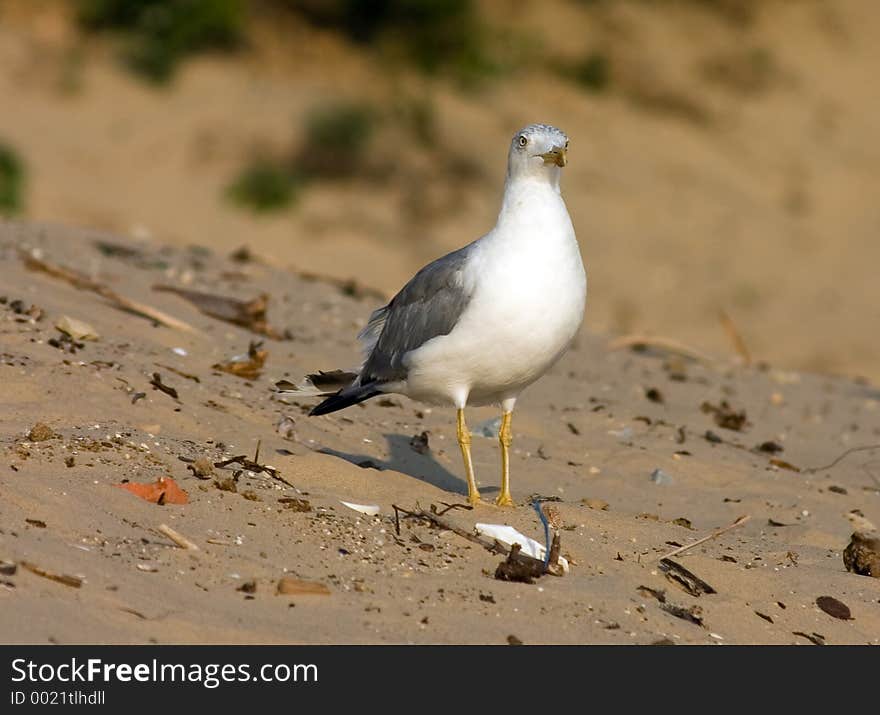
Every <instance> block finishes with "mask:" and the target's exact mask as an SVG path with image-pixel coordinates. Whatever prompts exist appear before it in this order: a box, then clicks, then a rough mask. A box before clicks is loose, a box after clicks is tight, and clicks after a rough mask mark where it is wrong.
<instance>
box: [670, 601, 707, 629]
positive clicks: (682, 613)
mask: <svg viewBox="0 0 880 715" xmlns="http://www.w3.org/2000/svg"><path fill="white" fill-rule="evenodd" d="M660 608H661V609H662V610H664V611H666V612H667V613H668V614H669V615H671V616H675V617H676V618H681V619H682V620H683V621H688V622H689V623H693V624H694V625H697V626H702V625H703V609H702V608H700V607H699V606H696V605H694V606H691V607H690V608H685V607H684V606H676V605H675V604H673V603H661V604H660Z"/></svg>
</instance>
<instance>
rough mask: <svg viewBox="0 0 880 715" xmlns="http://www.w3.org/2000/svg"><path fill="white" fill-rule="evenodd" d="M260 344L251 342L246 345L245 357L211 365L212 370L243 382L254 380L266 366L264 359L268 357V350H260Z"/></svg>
mask: <svg viewBox="0 0 880 715" xmlns="http://www.w3.org/2000/svg"><path fill="white" fill-rule="evenodd" d="M262 345H263V343H262V342H258V343H256V342H251V344H250V345H248V353H247V356H246V357H245V356H241V357H234V358H232V359H231V360H227V361H226V362H218V363H217V364H216V365H212V366H211V367H213V369H214V370H220V371H221V372H228V373H229V374H230V375H235V376H236V377H241V378H243V379H245V380H256V379H257V378H258V377H259V376H260V373H261V372H262V370H263V365H265V364H266V358H267V357H269V351H268V350H260V347H261V346H262Z"/></svg>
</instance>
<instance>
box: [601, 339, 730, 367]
mask: <svg viewBox="0 0 880 715" xmlns="http://www.w3.org/2000/svg"><path fill="white" fill-rule="evenodd" d="M639 347H645V348H656V349H657V350H662V351H665V352H668V353H672V354H673V355H680V356H681V357H685V358H688V359H690V360H696V361H697V362H702V363H707V364H712V363H715V362H717V360H715V359H713V358H711V357H709V356H708V355H706V354H704V353H701V352H700V351H699V350H695V349H694V348H690V347H688V346H687V345H684V344H682V343H680V342H678V341H677V340H672V339H671V338H661V337H652V336H650V335H624V336H623V337H620V338H616V339H614V340H612V341H611V342H610V343H608V349H609V350H624V349H626V348H633V349H635V348H639Z"/></svg>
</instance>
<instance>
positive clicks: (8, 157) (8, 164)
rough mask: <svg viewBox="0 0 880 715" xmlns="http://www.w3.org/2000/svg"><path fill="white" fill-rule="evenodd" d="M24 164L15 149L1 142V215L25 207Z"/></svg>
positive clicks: (14, 212)
mask: <svg viewBox="0 0 880 715" xmlns="http://www.w3.org/2000/svg"><path fill="white" fill-rule="evenodd" d="M24 184H25V170H24V164H23V163H22V161H21V159H19V158H18V155H17V154H16V153H15V151H14V150H13V149H12V148H11V147H9V146H7V145H5V144H0V215H4V216H13V215H15V214H18V213H21V211H22V210H23V208H24Z"/></svg>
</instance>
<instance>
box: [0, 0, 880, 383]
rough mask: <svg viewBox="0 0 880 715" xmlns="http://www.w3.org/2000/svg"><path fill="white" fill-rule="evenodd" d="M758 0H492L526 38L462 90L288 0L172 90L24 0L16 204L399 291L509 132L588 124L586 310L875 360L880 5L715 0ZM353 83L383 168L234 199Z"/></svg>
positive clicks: (799, 358) (705, 346)
mask: <svg viewBox="0 0 880 715" xmlns="http://www.w3.org/2000/svg"><path fill="white" fill-rule="evenodd" d="M748 4H749V3H704V2H679V3H671V2H665V3H645V2H641V1H640V0H616V1H615V2H613V3H575V2H571V0H544V1H542V2H534V3H522V2H513V1H512V0H494V1H492V2H481V3H480V6H481V8H482V11H483V12H484V13H485V14H486V15H487V17H488V18H489V19H490V20H491V22H492V23H493V26H494V27H495V28H496V29H497V31H498V32H507V33H509V34H510V36H511V38H513V40H514V42H513V44H514V45H516V41H519V42H520V44H521V45H522V47H521V51H522V52H524V53H525V57H524V58H523V59H522V61H521V62H520V63H519V65H517V67H516V69H515V70H514V71H512V72H511V73H509V74H503V75H501V76H500V77H497V78H496V77H493V78H491V79H490V81H488V82H487V83H486V85H485V86H483V87H480V88H479V89H477V90H472V91H462V90H461V89H460V88H458V87H457V86H456V85H455V83H454V82H451V81H445V80H442V79H441V80H430V79H425V78H424V77H420V76H418V75H417V74H416V73H413V72H405V71H395V72H390V71H389V68H388V66H387V64H385V63H383V62H382V61H381V59H379V58H377V57H376V56H375V54H373V53H371V52H370V51H369V49H368V48H364V47H359V46H356V45H352V44H350V43H346V42H345V41H344V40H343V39H341V38H340V37H339V36H337V35H334V34H333V33H332V32H326V31H323V32H322V31H315V30H314V29H313V28H310V27H309V26H308V25H307V24H305V23H302V22H299V23H297V22H296V21H295V18H290V17H285V18H284V19H283V20H282V19H277V18H268V19H267V18H262V20H261V18H259V17H258V18H256V20H257V22H256V26H255V27H254V28H253V33H254V35H253V36H254V41H253V42H252V43H251V46H250V47H249V48H248V49H247V50H246V51H245V52H243V53H241V54H239V55H232V56H226V57H213V56H207V57H200V58H197V59H195V60H194V61H192V62H189V63H187V64H186V65H185V66H184V67H183V68H182V71H181V72H180V74H179V76H178V77H177V79H176V81H175V82H174V83H173V84H172V85H171V86H169V87H165V88H158V89H157V88H154V87H151V86H149V85H145V84H143V83H141V82H138V81H137V80H136V79H134V78H133V77H132V76H131V74H130V73H128V72H127V71H126V70H125V69H124V68H123V67H121V66H120V64H119V63H118V62H117V61H116V60H117V55H118V49H119V48H118V44H116V43H114V42H113V41H112V39H107V38H103V37H94V36H88V37H83V36H81V35H80V34H78V33H77V32H76V30H75V27H74V26H73V25H72V24H71V23H70V22H69V21H68V17H67V16H68V15H69V11H70V8H71V7H72V4H71V3H67V2H64V1H63V0H45V1H44V2H40V3H34V2H32V1H31V0H7V2H4V3H3V8H2V17H0V67H2V71H0V96H2V97H3V101H4V107H6V111H3V112H0V140H2V141H4V142H7V143H9V144H11V145H12V146H13V147H15V148H16V150H17V151H18V152H19V154H20V155H21V158H22V160H23V161H24V162H25V163H26V165H27V167H28V171H29V174H28V175H29V186H28V190H27V197H26V200H27V205H26V207H25V213H24V215H23V218H26V219H29V220H36V221H52V222H59V223H63V224H65V225H79V226H89V227H97V228H101V229H104V230H109V231H112V232H114V233H117V234H124V235H128V236H134V237H141V236H150V237H152V238H153V240H155V241H157V242H160V243H169V244H174V245H178V246H187V245H210V246H213V247H215V249H217V250H219V251H221V252H227V251H231V250H233V249H234V248H236V247H238V246H240V245H241V244H243V243H247V244H248V245H250V246H252V247H253V248H255V249H257V250H259V252H260V253H261V255H264V256H267V257H269V258H271V259H272V260H274V261H275V262H277V263H278V264H279V265H282V266H294V267H297V268H300V269H303V270H309V271H313V272H318V273H323V274H328V275H331V276H334V277H336V278H341V279H348V278H351V277H354V276H358V274H359V273H360V272H361V270H362V268H363V267H364V266H369V267H370V270H369V273H368V275H366V276H359V277H360V279H361V281H362V282H364V281H366V282H368V283H369V284H370V285H372V286H373V287H375V288H378V289H380V290H382V291H385V292H386V293H389V294H391V293H393V291H395V290H396V289H397V288H398V287H399V286H400V285H401V284H402V282H403V281H405V280H406V279H407V278H408V277H409V276H410V275H412V273H413V272H414V271H415V270H417V269H418V268H419V267H420V266H422V265H423V264H424V263H426V262H428V261H429V260H431V259H433V258H435V257H436V256H438V255H442V254H443V253H446V252H447V251H449V250H452V249H454V248H457V247H459V246H461V245H463V244H465V243H467V242H469V241H471V240H473V239H474V238H476V237H477V236H479V235H480V234H482V233H484V232H485V231H486V230H488V229H489V228H490V227H491V226H492V223H493V221H494V219H495V216H496V214H497V210H498V201H499V198H500V192H501V182H502V179H503V174H504V158H505V156H506V151H507V146H508V142H509V141H510V137H511V136H512V135H513V133H514V132H515V131H516V130H517V129H519V128H520V127H522V126H524V125H526V124H529V123H531V122H535V121H542V122H548V123H553V124H556V125H558V126H560V127H562V128H563V129H565V131H566V132H567V133H568V134H569V135H570V137H571V151H570V153H569V159H570V164H569V166H568V168H567V169H566V174H565V177H564V180H563V186H564V190H565V196H566V200H567V201H568V204H569V207H570V209H571V213H572V216H573V220H574V224H575V227H576V229H577V231H578V236H579V238H580V241H581V245H582V249H583V253H584V259H585V262H586V265H587V266H588V267H589V271H590V280H591V287H592V291H591V303H590V310H589V312H588V314H587V324H588V326H589V327H590V328H591V329H592V330H593V331H595V332H598V333H602V334H625V333H645V332H647V333H651V334H653V335H660V336H666V337H674V338H677V339H679V340H683V341H684V342H686V343H688V344H690V345H693V346H694V347H696V348H699V349H700V350H703V351H706V352H711V353H713V354H716V355H725V354H727V353H728V352H729V351H730V342H729V340H728V338H727V335H726V333H725V331H724V330H723V329H722V327H721V325H720V323H719V312H720V311H721V310H724V311H726V312H727V313H728V314H729V315H730V317H731V318H732V319H733V320H734V321H735V323H736V324H737V325H738V327H739V330H740V332H741V333H742V335H743V337H744V339H745V341H746V344H747V345H748V346H749V349H750V350H751V351H752V353H753V355H754V356H755V357H756V359H764V360H768V361H770V362H772V363H773V364H775V365H779V366H785V367H791V368H794V369H801V370H809V371H813V372H833V373H838V374H846V375H865V376H867V377H869V378H871V379H873V380H874V381H875V382H877V381H878V380H880V368H878V366H880V348H878V343H877V340H876V338H875V335H874V332H873V331H872V330H871V329H870V326H874V325H876V324H877V322H878V320H880V312H878V311H880V309H878V306H880V282H878V281H877V280H876V275H875V274H876V265H877V264H878V261H880V242H878V241H877V226H878V222H880V215H878V207H877V199H876V197H877V196H878V193H880V154H878V149H877V141H876V127H877V126H878V124H880V93H878V85H877V82H876V81H875V79H876V77H875V76H876V68H877V67H878V64H880V56H878V55H880V44H878V43H877V42H876V37H877V36H878V33H880V7H878V5H877V3H875V2H872V1H871V0H839V1H836V2H833V3H831V2H827V1H825V0H804V1H803V2H784V1H778V0H767V1H766V2H760V3H758V2H755V3H751V6H752V7H755V8H758V9H757V11H756V12H755V16H754V18H753V20H752V21H751V22H749V23H740V22H736V21H731V20H730V19H729V18H727V17H726V16H725V15H724V13H719V12H717V7H718V6H722V5H727V6H730V5H734V6H740V5H742V6H746V5H748ZM713 8H716V9H715V10H713ZM594 51H597V52H601V53H604V55H605V56H606V57H607V58H608V60H609V62H610V63H611V67H612V79H611V82H610V85H609V87H608V89H607V90H606V91H605V92H603V93H599V94H593V93H590V92H588V91H585V90H584V89H583V88H581V87H579V86H577V85H576V84H574V83H572V82H571V81H569V80H568V79H566V78H564V77H561V76H560V75H559V74H558V73H556V72H554V71H552V68H553V67H554V66H556V65H558V64H559V63H564V62H573V61H576V60H579V59H582V58H583V57H584V56H586V55H587V54H588V53H590V52H594ZM529 53H531V54H529ZM398 69H399V68H398ZM339 100H344V101H357V102H366V103H369V104H370V105H371V106H373V107H374V109H375V110H376V112H377V114H378V115H379V116H380V117H381V120H380V123H379V128H378V129H377V136H376V138H375V141H374V143H373V144H372V145H371V147H370V149H369V152H368V153H369V156H368V160H369V163H370V165H371V166H372V167H373V168H374V169H375V170H373V171H368V172H366V175H356V176H353V177H351V178H349V179H343V180H340V181H328V182H322V183H319V184H316V185H314V186H312V187H310V188H308V189H307V190H305V191H303V193H302V195H301V197H300V199H299V201H298V202H297V203H296V204H295V205H294V206H293V207H291V208H290V209H289V210H287V211H284V212H282V213H280V214H275V215H270V216H260V217H254V216H253V215H251V214H250V213H248V212H247V211H242V210H240V209H238V208H237V207H235V206H233V205H232V204H230V203H229V202H228V201H227V200H226V199H225V198H224V192H225V189H226V187H227V186H228V184H229V183H230V182H231V181H232V179H233V177H235V176H236V175H237V173H238V172H239V171H240V170H241V168H242V166H243V165H244V164H245V163H246V162H247V161H248V160H249V159H251V158H252V157H253V156H255V155H259V154H262V155H268V156H272V157H279V158H284V157H287V158H288V160H289V157H290V156H291V155H292V154H293V153H294V152H295V150H296V148H297V147H298V146H299V143H300V142H301V141H302V139H303V125H304V118H305V117H306V116H307V115H308V114H309V112H310V111H311V110H312V108H314V107H316V106H323V105H324V104H326V103H328V102H331V103H332V102H335V101H339ZM411 102H426V103H427V104H428V105H429V106H430V107H432V108H433V120H434V126H435V138H434V143H433V144H432V145H431V146H427V147H426V146H423V145H421V144H420V143H419V142H417V141H415V140H414V139H413V137H412V132H411V131H410V130H409V129H408V128H407V126H406V125H405V123H401V122H400V121H399V120H398V119H396V118H395V117H397V116H399V114H400V112H401V110H402V108H404V109H405V107H406V106H408V104H407V103H411ZM455 167H458V168H455ZM634 256H638V257H639V258H640V260H637V261H634V260H633V257H634Z"/></svg>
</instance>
